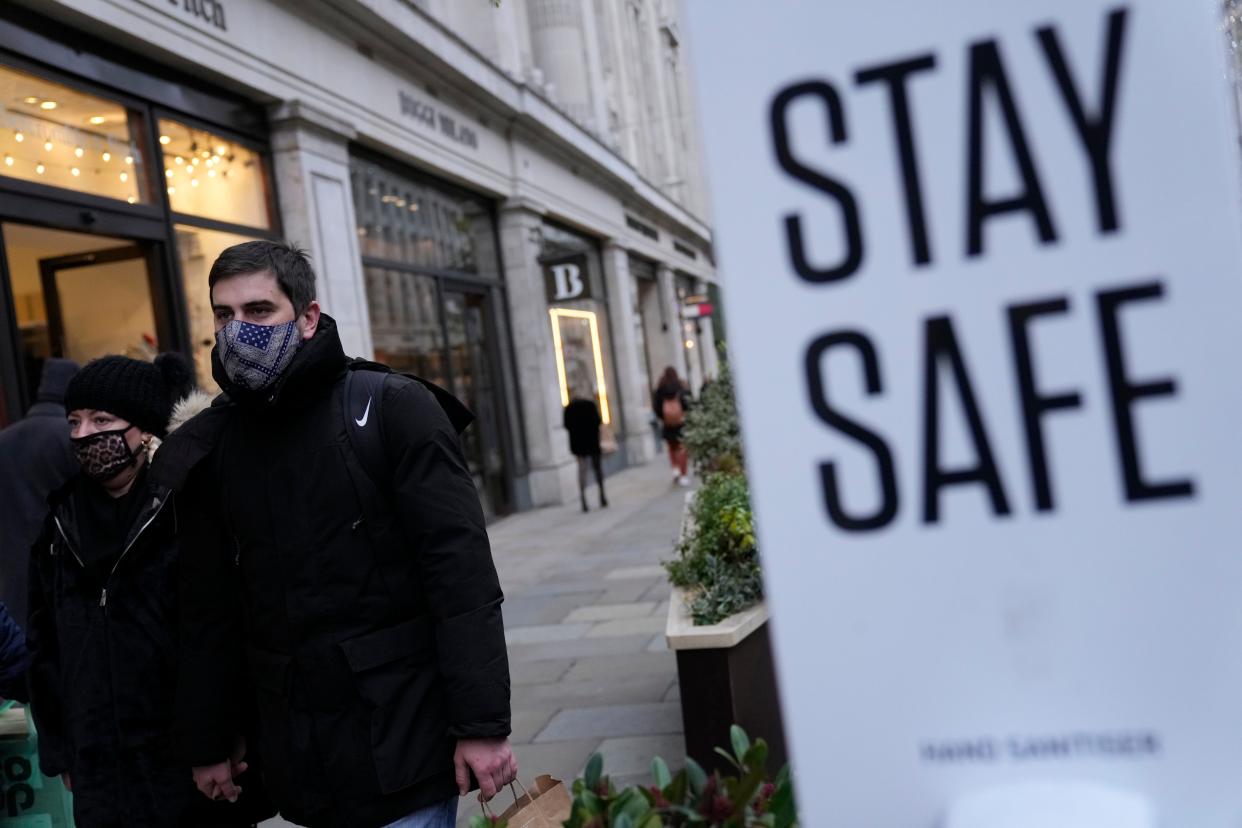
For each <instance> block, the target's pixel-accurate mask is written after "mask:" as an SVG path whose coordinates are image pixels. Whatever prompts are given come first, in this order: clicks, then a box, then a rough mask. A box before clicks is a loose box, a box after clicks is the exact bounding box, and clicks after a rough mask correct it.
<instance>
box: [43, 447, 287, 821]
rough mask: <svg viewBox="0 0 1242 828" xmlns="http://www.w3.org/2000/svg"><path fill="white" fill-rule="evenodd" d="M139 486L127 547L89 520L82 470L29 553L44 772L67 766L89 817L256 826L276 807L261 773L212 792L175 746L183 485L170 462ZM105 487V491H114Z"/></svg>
mask: <svg viewBox="0 0 1242 828" xmlns="http://www.w3.org/2000/svg"><path fill="white" fill-rule="evenodd" d="M163 459H164V458H163V457H162V456H161V454H157V456H156V460H155V463H154V464H153V466H152V467H151V468H150V469H149V470H147V471H146V472H144V473H143V475H142V477H141V478H140V480H139V482H137V483H136V484H135V488H134V490H133V492H132V493H131V494H132V495H133V498H134V500H135V502H134V503H133V509H132V511H131V512H130V514H132V515H134V516H135V517H133V519H132V521H131V523H130V528H129V530H128V533H127V534H126V536H125V541H124V543H123V544H122V546H121V547H120V550H119V554H114V553H111V552H110V553H108V554H107V555H103V556H101V555H99V554H96V551H97V550H96V549H94V548H92V547H93V544H95V543H96V541H95V539H94V538H92V537H90V536H89V535H88V534H87V533H86V532H84V531H82V524H81V521H80V520H79V518H80V517H82V516H80V515H79V514H78V509H79V508H81V507H82V505H83V504H84V503H85V501H84V500H83V498H84V497H85V496H87V495H85V493H84V491H83V487H88V486H96V485H97V484H95V483H94V482H93V481H91V480H89V479H88V478H87V477H86V476H85V475H82V474H79V475H78V476H76V477H75V478H74V479H73V480H71V481H70V483H69V484H68V485H67V486H66V487H65V488H64V489H62V490H61V491H59V492H57V493H56V494H54V495H53V497H52V501H51V503H52V513H51V515H50V517H49V518H48V521H47V523H46V525H45V528H44V530H43V533H42V534H41V535H40V537H39V539H38V541H37V542H36V544H35V547H34V550H33V552H32V555H31V562H30V626H29V629H28V631H27V633H28V636H29V646H30V653H31V666H30V670H29V685H30V691H31V705H32V710H33V713H34V717H35V722H36V725H37V726H38V728H39V764H40V767H41V769H42V771H43V773H44V774H45V775H48V776H56V775H59V774H62V773H65V772H69V773H70V774H71V775H72V777H73V785H74V814H75V819H76V821H77V824H78V825H80V826H83V828H108V827H109V826H116V827H117V828H120V827H121V826H124V827H125V828H134V827H135V826H144V827H145V826H149V827H150V828H168V826H176V825H195V826H206V825H249V824H251V823H253V822H255V821H256V820H257V819H259V818H263V817H265V816H268V815H270V813H271V812H272V810H273V809H271V808H265V807H263V803H262V802H261V801H260V800H261V798H262V797H261V795H260V792H259V791H258V790H257V788H258V785H257V779H256V780H248V784H247V785H246V786H247V787H248V788H249V789H250V790H247V792H246V794H245V795H244V797H243V803H241V804H238V805H232V804H229V803H223V802H219V803H212V802H209V801H208V800H207V799H206V798H205V797H203V796H202V794H200V793H199V792H198V791H197V790H196V789H195V787H194V783H193V778H192V775H191V771H190V765H189V764H188V763H185V762H180V761H177V760H176V758H175V757H174V754H173V751H172V725H173V703H174V698H175V694H174V683H175V681H176V678H177V658H178V652H177V568H178V559H179V554H180V549H179V545H178V504H177V499H178V495H177V494H175V493H174V487H175V483H176V482H177V481H179V480H180V479H181V477H183V474H182V472H183V470H182V469H178V468H174V467H172V466H170V465H169V464H167V463H164V462H162V461H163ZM104 497H106V495H104Z"/></svg>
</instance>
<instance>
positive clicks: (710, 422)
mask: <svg viewBox="0 0 1242 828" xmlns="http://www.w3.org/2000/svg"><path fill="white" fill-rule="evenodd" d="M682 439H684V440H685V443H686V449H687V450H688V451H689V452H690V457H691V458H692V459H693V460H694V468H695V470H696V471H697V472H698V473H699V474H700V475H707V474H710V473H711V472H716V471H722V472H726V473H733V474H741V473H742V430H741V426H740V425H739V424H738V418H737V401H736V398H735V396H734V393H733V372H732V370H731V369H730V368H729V363H728V362H726V361H725V360H724V354H723V353H722V354H721V361H720V373H719V376H718V377H717V378H716V380H715V381H714V382H712V383H711V384H710V385H708V386H707V387H706V388H704V389H703V391H702V392H701V393H700V395H699V400H698V403H697V404H695V405H694V407H692V408H691V409H690V410H689V411H687V412H686V426H685V428H684V429H683V430H682Z"/></svg>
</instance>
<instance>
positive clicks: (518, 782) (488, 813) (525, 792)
mask: <svg viewBox="0 0 1242 828" xmlns="http://www.w3.org/2000/svg"><path fill="white" fill-rule="evenodd" d="M514 785H517V786H518V787H519V788H521V789H522V796H526V797H530V801H531V802H534V801H535V800H536V799H538V797H534V796H531V795H530V791H528V790H526V786H525V785H523V784H522V780H521V779H518V778H517V777H514V779H513V781H512V782H510V783H509V793H511V794H513V804H514V805H516V804H517V801H518V799H519V797H518V795H517V791H515V790H513V786H514ZM479 804H480V805H482V806H483V815H484V816H486V817H487V818H488V819H495V818H496V815H495V814H493V813H492V809H491V808H489V807H487V800H486V799H484V798H483V792H482V791H479Z"/></svg>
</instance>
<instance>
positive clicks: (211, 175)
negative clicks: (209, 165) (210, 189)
mask: <svg viewBox="0 0 1242 828" xmlns="http://www.w3.org/2000/svg"><path fill="white" fill-rule="evenodd" d="M207 177H208V178H215V177H216V171H215V170H208V171H207Z"/></svg>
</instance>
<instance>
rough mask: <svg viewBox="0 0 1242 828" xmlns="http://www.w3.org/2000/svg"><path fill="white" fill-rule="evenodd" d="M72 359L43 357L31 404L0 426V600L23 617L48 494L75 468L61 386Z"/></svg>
mask: <svg viewBox="0 0 1242 828" xmlns="http://www.w3.org/2000/svg"><path fill="white" fill-rule="evenodd" d="M77 372H78V365H77V363H76V362H71V361H70V360H67V359H56V358H53V359H48V360H45V361H44V362H43V371H42V373H41V374H40V375H39V390H38V392H37V393H36V394H35V404H34V405H32V406H30V410H29V411H27V412H26V416H25V418H23V419H21V420H18V421H17V422H16V423H13V425H11V426H9V427H8V428H6V429H4V430H3V431H0V526H3V527H4V531H3V532H0V603H3V604H4V605H5V606H7V607H8V608H9V614H10V615H11V616H12V617H13V620H15V621H16V622H17V623H18V624H21V625H25V623H26V563H27V561H28V560H29V558H30V545H31V544H33V543H34V541H35V538H37V537H38V536H39V530H40V529H42V528H43V521H44V520H45V519H46V518H47V499H48V497H49V496H50V495H51V494H52V492H54V491H56V490H57V489H59V488H60V487H61V486H64V485H65V483H67V482H68V481H69V478H70V477H73V475H74V474H76V473H77V471H78V461H77V460H75V459H74V457H73V448H72V446H70V444H69V425H68V423H66V422H65V406H64V400H65V389H66V388H67V387H68V386H69V380H71V379H73V375H74V374H76V373H77Z"/></svg>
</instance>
